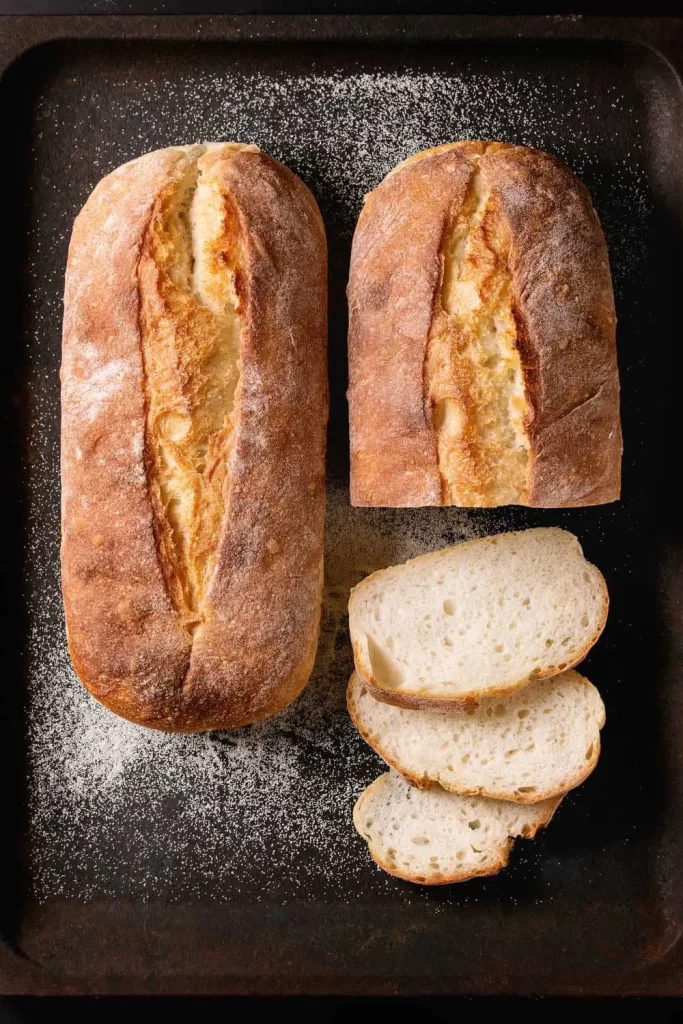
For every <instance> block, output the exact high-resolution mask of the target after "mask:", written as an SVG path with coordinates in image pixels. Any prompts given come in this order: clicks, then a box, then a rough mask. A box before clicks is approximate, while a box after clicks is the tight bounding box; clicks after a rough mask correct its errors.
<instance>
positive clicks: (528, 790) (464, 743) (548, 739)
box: [347, 671, 605, 804]
mask: <svg viewBox="0 0 683 1024" xmlns="http://www.w3.org/2000/svg"><path fill="white" fill-rule="evenodd" d="M347 703H348V708H349V714H350V715H351V719H352V721H353V723H354V724H355V726H356V728H357V729H358V730H359V732H360V734H361V736H362V737H363V739H364V740H365V741H366V742H367V743H369V744H370V746H371V747H373V748H374V750H376V751H377V753H378V754H379V755H380V756H381V757H382V758H383V759H384V760H385V761H386V762H387V764H389V765H390V766H391V767H393V768H395V769H396V770H397V771H399V772H400V773H401V775H403V776H404V778H406V779H407V780H408V781H409V782H412V783H413V785H416V786H418V787H420V788H423V789H424V788H429V787H430V786H432V785H435V784H439V785H440V786H442V787H443V788H444V789H447V790H449V791H450V792H454V793H460V794H462V795H466V796H486V797H491V798H493V799H497V800H511V801H513V802H514V803H521V804H533V803H538V802H539V801H540V800H545V799H547V798H549V797H552V796H557V795H559V794H562V793H566V792H567V791H568V790H570V789H573V788H574V787H575V786H578V785H580V783H582V782H583V781H584V780H585V779H586V778H587V777H588V776H589V775H590V773H591V772H592V771H593V769H594V768H595V766H596V764H597V762H598V758H599V756H600V730H601V729H602V727H603V725H604V723H605V707H604V704H603V703H602V700H601V698H600V694H599V693H598V691H597V690H596V688H595V687H594V686H593V685H592V683H590V682H589V681H588V680H587V679H584V677H583V676H580V675H579V674H578V673H577V672H571V671H569V672H564V673H563V674H562V675H559V676H556V677H555V678H554V679H546V680H540V681H536V682H533V683H530V684H529V685H528V686H525V687H524V688H523V689H522V690H519V691H518V692H517V693H515V694H513V695H512V696H511V697H507V698H490V697H489V698H483V699H482V700H481V701H480V703H479V706H478V707H476V708H470V709H468V710H467V711H461V712H454V713H451V714H448V713H444V712H436V711H416V710H413V709H410V710H405V709H403V708H397V707H393V706H392V705H390V704H386V703H384V702H380V701H378V700H376V699H375V698H374V697H373V696H372V694H371V693H370V691H369V689H368V688H367V686H366V685H365V684H364V683H363V681H362V679H360V677H359V676H358V675H357V674H356V673H354V674H353V675H352V677H351V680H350V682H349V686H348V690H347Z"/></svg>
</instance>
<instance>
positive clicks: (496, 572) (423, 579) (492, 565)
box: [349, 528, 608, 711]
mask: <svg viewBox="0 0 683 1024" xmlns="http://www.w3.org/2000/svg"><path fill="white" fill-rule="evenodd" d="M607 607H608V597H607V587H606V585H605V581H604V579H603V577H602V574H601V573H600V572H599V570H598V569H596V568H595V566H594V565H591V564H590V562H587V561H586V559H585V558H584V556H583V552H582V550H581V546H580V544H579V542H578V540H577V539H576V537H574V536H573V534H571V533H567V531H565V530H559V529H555V528H541V529H535V530H524V531H521V532H518V533H502V534H499V535H498V536H495V537H485V538H483V539H481V540H471V541H466V542H465V543H463V544H457V545H455V546H454V547H449V548H444V549H443V550H442V551H435V552H433V553H431V554H427V555H420V556H419V557H418V558H414V559H412V560H411V561H409V562H406V563H405V564H404V565H397V566H392V567H391V568H389V569H383V570H380V571H379V572H375V573H373V574H372V575H371V576H368V577H367V578H366V579H365V580H363V582H362V583H360V584H359V585H358V586H357V587H355V588H354V589H353V590H352V592H351V598H350V600H349V629H350V632H351V641H352V644H353V652H354V658H355V662H356V671H357V672H358V674H359V675H360V676H361V678H362V679H363V681H364V682H365V683H366V685H367V686H368V688H369V689H371V690H372V692H373V694H374V696H375V697H377V698H378V700H383V701H386V702H387V703H389V704H395V705H397V706H400V707H408V708H431V709H432V710H435V709H437V708H440V709H442V710H444V711H448V710H454V709H456V708H457V707H458V706H460V707H464V706H467V705H470V706H472V705H474V704H476V702H477V701H478V700H479V698H480V697H485V696H503V695H505V694H510V693H512V692H513V691H514V690H517V689H519V688H520V687H522V686H526V685H527V683H528V682H529V680H530V679H532V678H536V679H544V678H547V677H549V676H554V675H557V674H558V673H560V672H562V671H564V670H565V669H566V668H571V667H572V666H573V665H576V664H578V663H579V662H580V661H581V660H582V659H583V658H584V657H585V656H586V654H587V653H588V651H589V650H590V648H591V647H592V646H593V644H594V643H595V641H596V640H597V638H598V637H599V636H600V633H601V632H602V630H603V628H604V625H605V620H606V618H607Z"/></svg>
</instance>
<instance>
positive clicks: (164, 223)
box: [61, 143, 328, 730]
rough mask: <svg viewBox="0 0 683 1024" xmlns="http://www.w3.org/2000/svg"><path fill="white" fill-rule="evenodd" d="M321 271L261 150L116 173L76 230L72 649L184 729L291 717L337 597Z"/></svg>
mask: <svg viewBox="0 0 683 1024" xmlns="http://www.w3.org/2000/svg"><path fill="white" fill-rule="evenodd" d="M326 277H327V267H326V244H325V234H324V229H323V225H322V220H321V218H320V214H319V211H318V208H317V205H316V203H315V200H314V199H313V197H312V195H311V194H310V192H309V191H308V189H307V188H306V187H305V185H304V184H303V183H302V182H301V181H300V180H299V179H298V178H297V177H296V175H294V174H292V172H291V171H289V170H288V169H287V168H286V167H284V166H283V165H282V164H279V163H277V161H275V160H273V159H272V158H270V157H269V156H267V155H266V154H265V153H262V152H261V151H260V150H259V149H258V148H257V147H255V146H246V145H239V144H233V143H226V144H207V145H197V146H184V147H175V148H171V149H165V150H160V151H157V152H154V153H149V154H147V155H145V156H143V157H140V158H139V159H137V160H134V161H132V162H131V163H129V164H126V165H124V166H123V167H120V168H118V169H117V170H116V171H114V172H113V173H112V174H110V175H109V176H108V177H106V178H105V179H104V180H103V181H101V182H100V184H99V185H98V186H97V187H96V189H95V190H94V192H93V193H92V195H91V196H90V198H89V200H88V202H87V203H86V205H85V207H84V208H83V210H82V211H81V213H80V214H79V216H78V218H77V219H76V223H75V225H74V230H73V235H72V239H71V244H70V248H69V260H68V266H67V277H66V291H65V311H64V336H63V363H62V453H61V458H62V582H63V594H64V605H65V612H66V623H67V631H68V639H69V648H70V652H71V656H72V660H73V663H74V666H75V668H76V671H77V673H78V675H79V676H80V678H81V680H82V682H83V683H84V684H85V685H86V686H87V687H88V689H89V690H90V691H91V692H92V693H93V694H94V696H95V697H97V699H98V700H100V701H102V703H104V704H106V705H108V706H109V707H110V708H112V709H113V710H114V711H116V712H117V713H118V714H121V715H123V716H124V717H126V718H130V719H131V720H133V721H136V722H140V723H142V724H144V725H148V726H153V727H156V728H161V729H169V730H197V729H210V728H231V727H234V726H238V725H242V724H245V723H247V722H250V721H254V720H257V719H259V718H263V717H266V716H268V715H270V714H273V713H275V712H276V711H278V710H280V709H281V708H282V707H284V706H285V705H286V704H287V703H289V701H291V700H292V699H293V698H294V697H296V696H297V694H298V693H299V692H300V691H301V689H302V687H303V686H304V685H305V684H306V681H307V679H308V676H309V674H310V671H311V669H312V666H313V660H314V657H315V650H316V645H317V636H318V628H319V619H320V605H321V596H322V552H323V525H324V453H325V426H326V421H327V406H328V394H327V372H326V331H327V323H326V319H327V312H326V307H327V280H326Z"/></svg>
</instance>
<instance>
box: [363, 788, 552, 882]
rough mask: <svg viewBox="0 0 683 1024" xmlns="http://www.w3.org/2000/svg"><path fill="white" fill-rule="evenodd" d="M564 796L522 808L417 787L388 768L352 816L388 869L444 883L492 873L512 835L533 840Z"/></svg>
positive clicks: (379, 861) (414, 879) (413, 878)
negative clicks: (388, 770)
mask: <svg viewBox="0 0 683 1024" xmlns="http://www.w3.org/2000/svg"><path fill="white" fill-rule="evenodd" d="M560 800H561V797H555V798H553V799H550V800H545V801H543V802H542V803H538V804H530V805H526V806H523V805H520V804H513V803H506V802H505V801H503V800H488V799H486V798H485V797H464V796H458V795H457V794H455V793H447V792H446V791H445V790H443V789H440V788H438V787H437V788H435V789H428V790H421V789H415V788H414V787H413V786H411V785H410V784H409V783H408V782H406V780H405V779H404V778H402V777H401V776H400V775H399V774H398V773H397V772H394V771H391V772H388V773H387V774H386V775H381V776H380V777H379V778H378V779H376V780H375V782H373V783H372V784H371V785H370V786H368V788H367V789H366V790H365V792H364V793H362V794H361V795H360V797H359V799H358V801H357V803H356V806H355V808H354V811H353V820H354V824H355V826H356V829H357V830H358V832H359V833H360V835H361V836H362V837H363V838H364V839H365V840H366V841H367V843H368V846H369V848H370V853H371V854H372V857H373V858H374V860H375V861H376V862H377V864H379V866H380V867H381V868H382V869H383V870H384V871H388V872H389V874H391V875H395V876H396V877H397V878H403V879H405V880H406V881H408V882H419V883H421V884H423V885H447V884H448V883H449V882H465V881H467V880H468V879H470V878H476V877H477V876H480V875H495V874H496V873H497V872H498V871H500V870H501V868H504V867H505V865H506V864H507V862H508V858H509V855H510V850H511V849H512V845H513V838H514V837H516V836H523V837H524V838H526V839H533V837H534V836H535V835H536V832H537V831H538V830H539V828H542V827H543V826H544V825H547V824H548V822H549V821H550V819H551V818H552V816H553V814H554V812H555V810H556V808H557V806H558V804H559V802H560Z"/></svg>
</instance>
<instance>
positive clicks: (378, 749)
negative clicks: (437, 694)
mask: <svg viewBox="0 0 683 1024" xmlns="http://www.w3.org/2000/svg"><path fill="white" fill-rule="evenodd" d="M358 678H359V679H360V681H361V683H362V684H363V685H364V686H366V683H365V681H364V680H363V679H362V678H361V677H360V676H359V677H358ZM582 678H583V677H582ZM367 689H368V691H369V692H370V694H371V695H372V696H373V698H374V692H373V691H372V689H371V688H370V687H369V686H368V687H367ZM375 699H376V698H375ZM383 703H387V702H386V701H384V702H383ZM393 706H394V707H395V706H396V705H393ZM346 707H347V709H348V712H349V717H350V718H351V721H352V722H353V724H354V725H355V727H356V729H357V730H358V732H359V733H360V735H361V736H362V737H363V739H364V740H365V742H366V743H367V744H368V746H369V747H372V749H373V750H374V751H375V753H376V754H379V756H380V757H381V758H382V760H383V761H384V762H385V763H386V764H388V765H389V767H390V768H393V769H394V771H397V772H398V773H399V775H402V776H403V778H404V779H405V780H406V782H409V783H410V785H411V786H415V788H416V789H435V788H436V787H437V786H440V787H441V788H442V789H445V790H446V792H447V793H457V794H458V795H459V796H485V797H487V798H488V799H490V800H506V801H507V802H508V803H512V804H525V805H528V804H538V803H541V801H543V800H550V798H551V797H554V796H565V795H566V794H567V793H569V792H570V791H571V790H572V789H576V787H577V786H580V785H581V784H582V783H583V782H585V781H586V779H587V778H588V776H589V775H591V774H592V773H593V771H594V770H595V767H596V765H597V763H598V761H599V759H600V751H601V742H600V732H599V731H598V738H597V741H596V742H595V743H594V745H593V751H594V752H593V756H592V757H591V760H590V761H588V762H586V768H585V769H584V770H583V771H581V772H577V774H576V775H574V776H572V778H571V779H569V781H567V782H566V783H565V784H564V785H563V786H562V788H561V789H548V790H544V791H541V792H538V791H535V792H534V793H533V795H530V796H527V795H526V794H524V793H522V794H520V793H517V792H516V791H514V790H513V791H512V792H505V793H501V792H497V791H493V790H490V789H486V787H484V786H479V787H477V788H476V789H469V788H468V787H467V786H455V785H449V784H448V783H446V782H444V781H442V780H441V779H430V778H428V776H427V775H414V774H413V773H412V772H409V771H407V770H406V769H405V768H404V767H403V766H402V765H401V763H400V762H399V761H398V760H397V759H396V758H392V757H389V755H388V754H387V753H386V751H385V750H384V749H383V748H382V745H381V744H380V743H377V741H376V740H374V739H372V737H371V736H370V734H369V733H368V731H367V730H366V729H364V728H363V726H362V725H361V723H360V720H359V716H358V711H357V707H356V702H355V700H354V697H353V675H352V676H351V678H350V679H349V682H348V686H347V687H346ZM413 710H414V709H413ZM428 710H430V709H428ZM434 710H435V709H434Z"/></svg>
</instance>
